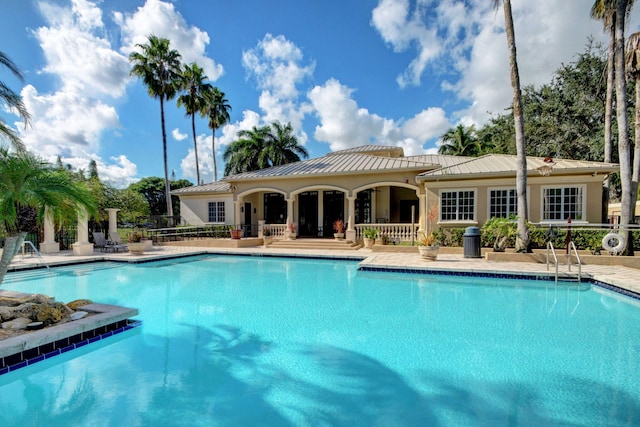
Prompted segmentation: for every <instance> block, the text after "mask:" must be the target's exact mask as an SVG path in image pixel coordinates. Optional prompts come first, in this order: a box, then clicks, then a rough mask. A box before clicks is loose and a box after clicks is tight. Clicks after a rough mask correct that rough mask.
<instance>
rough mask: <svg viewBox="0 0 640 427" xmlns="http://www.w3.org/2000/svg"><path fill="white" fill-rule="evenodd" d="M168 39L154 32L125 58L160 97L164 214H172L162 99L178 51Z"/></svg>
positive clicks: (176, 73)
mask: <svg viewBox="0 0 640 427" xmlns="http://www.w3.org/2000/svg"><path fill="white" fill-rule="evenodd" d="M169 43H170V42H169V39H165V38H159V37H157V36H154V35H150V36H149V37H148V43H145V44H137V45H136V46H137V47H139V48H140V49H142V52H133V53H131V55H129V61H131V62H132V63H133V68H132V69H131V75H134V76H138V77H139V78H141V79H142V82H143V83H144V85H145V86H147V92H148V93H149V96H152V97H153V98H158V99H159V100H160V121H161V125H162V154H163V158H164V187H165V196H166V199H167V215H169V216H170V217H171V216H173V206H172V204H171V195H170V191H171V189H170V186H169V168H168V166H167V132H166V129H165V124H164V101H165V100H170V99H173V97H174V96H175V95H176V92H177V89H178V82H179V81H180V54H179V53H178V51H177V50H175V49H169Z"/></svg>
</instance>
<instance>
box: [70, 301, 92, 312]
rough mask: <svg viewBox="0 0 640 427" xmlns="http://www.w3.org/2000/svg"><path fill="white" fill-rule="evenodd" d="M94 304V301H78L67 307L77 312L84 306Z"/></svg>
mask: <svg viewBox="0 0 640 427" xmlns="http://www.w3.org/2000/svg"><path fill="white" fill-rule="evenodd" d="M89 304H93V301H91V300H88V299H77V300H74V301H71V302H68V303H67V307H69V308H70V309H71V310H77V309H78V307H82V306H83V305H89Z"/></svg>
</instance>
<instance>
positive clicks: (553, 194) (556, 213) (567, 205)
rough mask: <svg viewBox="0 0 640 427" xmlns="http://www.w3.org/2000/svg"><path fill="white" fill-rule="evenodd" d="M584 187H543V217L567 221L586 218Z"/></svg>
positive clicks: (549, 219)
mask: <svg viewBox="0 0 640 427" xmlns="http://www.w3.org/2000/svg"><path fill="white" fill-rule="evenodd" d="M583 193H584V192H583V187H562V188H545V189H543V193H542V196H543V209H544V215H543V219H544V220H547V221H553V220H556V221H566V220H567V219H568V218H571V219H574V220H581V219H584V197H583Z"/></svg>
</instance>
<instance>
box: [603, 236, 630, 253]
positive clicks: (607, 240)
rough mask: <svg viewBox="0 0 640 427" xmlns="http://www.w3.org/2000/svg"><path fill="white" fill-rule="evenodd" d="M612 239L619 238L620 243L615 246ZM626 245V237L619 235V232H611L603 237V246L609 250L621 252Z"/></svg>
mask: <svg viewBox="0 0 640 427" xmlns="http://www.w3.org/2000/svg"><path fill="white" fill-rule="evenodd" d="M612 240H617V241H618V244H617V245H615V246H612V245H611V241H612ZM624 246H625V241H624V237H622V236H621V235H619V234H618V233H609V234H607V235H606V236H604V237H603V238H602V248H603V249H605V250H606V251H609V252H615V253H619V252H622V250H623V249H624Z"/></svg>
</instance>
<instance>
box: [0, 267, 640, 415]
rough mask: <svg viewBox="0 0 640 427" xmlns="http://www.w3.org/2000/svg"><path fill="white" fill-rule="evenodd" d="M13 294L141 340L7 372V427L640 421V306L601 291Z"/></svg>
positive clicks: (316, 279) (281, 274)
mask: <svg viewBox="0 0 640 427" xmlns="http://www.w3.org/2000/svg"><path fill="white" fill-rule="evenodd" d="M3 288H4V289H11V290H17V291H23V292H39V293H45V294H49V295H54V296H55V297H56V299H57V300H59V301H63V302H69V301H71V300H74V299H77V298H89V299H92V300H94V301H96V302H101V303H109V304H119V305H125V306H129V307H136V308H139V310H140V315H139V317H138V319H140V320H142V326H140V327H138V328H134V329H132V330H130V331H127V332H124V333H121V334H119V335H117V336H114V337H111V338H108V339H105V340H102V341H100V342H98V343H94V344H90V345H88V346H85V347H82V348H81V349H78V350H74V351H71V352H69V353H65V354H63V355H61V356H57V357H54V358H52V359H49V360H45V361H43V362H39V363H36V364H34V365H31V366H28V367H26V368H23V369H20V370H17V371H14V372H11V373H8V374H6V375H2V376H0V425H1V426H14V425H15V426H23V425H25V424H26V425H34V426H58V425H59V426H88V425H97V426H124V425H126V426H160V425H184V426H230V425H233V426H244V425H250V426H253V425H267V426H287V425H314V426H323V425H326V426H335V425H338V426H339V425H348V426H360V425H363V426H370V425H380V426H417V425H430V426H459V425H480V426H485V425H486V426H500V425H513V426H515V425H518V426H529V425H531V426H537V425H545V426H551V425H562V426H566V425H593V426H602V425H607V426H633V425H639V424H640V386H639V384H640V369H639V368H640V327H639V325H640V304H639V303H638V301H636V300H633V299H631V298H628V297H624V296H620V295H618V294H615V293H612V292H610V291H607V290H603V289H599V288H596V287H595V286H588V285H582V286H581V287H579V286H578V285H576V284H562V283H561V284H559V285H558V286H557V287H556V286H555V285H554V283H553V282H549V281H529V280H511V281H506V280H502V279H495V278H470V277H449V276H433V275H419V274H401V273H384V272H364V271H358V270H357V264H356V263H354V262H348V261H329V260H304V259H285V258H268V257H264V258H262V257H230V256H207V257H199V258H190V259H187V258H185V259H180V260H173V261H163V262H157V263H147V264H138V265H124V264H109V263H101V264H94V265H83V266H78V267H74V268H71V267H65V268H57V269H54V273H52V274H47V273H46V272H40V273H36V274H35V276H34V273H33V272H31V273H11V274H10V275H9V277H8V278H7V280H6V282H5V283H4V284H3Z"/></svg>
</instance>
